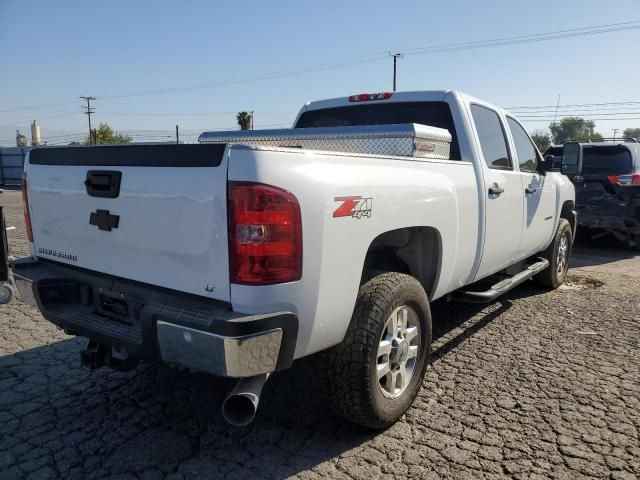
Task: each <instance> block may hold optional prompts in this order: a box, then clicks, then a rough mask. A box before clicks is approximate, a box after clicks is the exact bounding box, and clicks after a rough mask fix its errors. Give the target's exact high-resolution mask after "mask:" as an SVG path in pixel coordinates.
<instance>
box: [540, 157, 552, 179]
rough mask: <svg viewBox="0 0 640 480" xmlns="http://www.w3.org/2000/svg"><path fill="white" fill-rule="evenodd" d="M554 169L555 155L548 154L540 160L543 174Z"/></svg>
mask: <svg viewBox="0 0 640 480" xmlns="http://www.w3.org/2000/svg"><path fill="white" fill-rule="evenodd" d="M551 170H553V155H547V156H546V157H544V159H542V160H541V161H540V168H539V171H540V173H541V174H542V175H545V174H546V173H547V172H550V171H551Z"/></svg>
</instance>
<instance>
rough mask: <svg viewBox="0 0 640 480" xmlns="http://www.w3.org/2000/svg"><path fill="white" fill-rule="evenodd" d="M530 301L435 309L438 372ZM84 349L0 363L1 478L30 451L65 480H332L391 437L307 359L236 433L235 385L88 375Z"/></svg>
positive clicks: (141, 371)
mask: <svg viewBox="0 0 640 480" xmlns="http://www.w3.org/2000/svg"><path fill="white" fill-rule="evenodd" d="M532 293H533V294H539V293H541V291H540V290H539V289H536V288H535V287H526V286H525V287H521V288H520V289H517V290H516V292H514V293H512V294H510V295H507V296H505V297H503V298H502V299H500V300H499V301H498V302H495V303H493V304H491V306H490V308H488V307H487V306H486V305H471V304H448V303H445V302H435V303H434V305H433V316H434V352H433V361H434V363H435V362H438V361H439V360H441V359H443V358H444V357H446V355H447V354H448V353H449V352H451V351H452V350H455V349H456V348H457V347H458V346H459V345H460V344H462V343H463V342H464V341H465V340H466V339H468V338H470V337H471V336H473V335H474V334H476V333H477V332H478V331H479V330H481V329H482V328H484V327H485V326H487V325H488V324H490V323H491V322H492V321H493V320H495V319H496V318H498V317H499V316H500V315H502V314H503V313H504V312H505V311H507V310H508V309H509V308H510V306H511V301H512V300H513V299H515V298H517V297H518V296H524V295H530V294H532ZM83 346H84V341H83V340H82V339H66V340H61V341H59V342H55V343H52V344H49V345H45V346H41V347H36V348H32V349H28V350H23V351H20V352H17V353H15V354H11V355H6V356H3V357H0V472H2V471H11V469H12V468H13V469H15V468H18V467H20V468H21V469H22V470H21V471H22V472H24V471H26V470H24V469H25V468H26V467H25V465H28V464H29V463H30V462H33V461H34V459H33V451H34V449H37V450H41V453H42V455H41V456H42V457H43V458H44V457H46V458H47V459H49V460H48V461H50V462H51V463H52V464H51V468H53V471H55V472H58V473H57V475H58V476H62V477H65V478H75V477H78V478H102V477H106V476H110V475H115V474H121V473H122V474H126V473H129V474H134V475H138V476H140V477H145V478H146V476H147V475H148V476H149V478H153V477H154V475H155V476H158V477H164V476H166V475H167V474H169V473H176V472H177V473H180V474H182V475H183V476H184V478H193V477H200V478H226V477H229V476H234V477H236V478H285V477H288V476H291V475H295V474H296V473H299V472H302V471H305V470H309V469H314V468H317V469H320V470H322V471H323V472H324V473H329V474H330V476H334V475H332V474H331V472H334V473H335V474H336V475H338V473H339V472H338V471H336V470H335V469H336V468H337V463H338V462H336V461H335V459H336V458H338V457H341V456H342V455H343V454H345V453H347V452H349V451H351V450H353V449H356V448H358V447H359V446H361V445H362V444H364V443H366V442H367V441H369V440H371V439H373V438H374V437H376V436H378V435H389V434H391V433H392V432H391V431H389V432H384V433H380V432H374V431H371V430H367V429H364V428H361V427H358V426H355V425H353V424H350V423H349V422H346V421H344V420H342V419H339V418H337V417H335V416H333V415H332V414H331V413H330V411H329V410H328V407H327V405H326V402H325V400H324V399H323V396H322V392H321V391H320V388H321V387H320V386H319V384H318V382H317V368H319V367H318V363H317V361H316V360H317V359H316V358H313V357H311V358H309V359H304V360H302V361H299V362H296V364H295V365H294V367H293V368H292V369H290V370H288V371H286V372H282V373H278V374H275V375H273V377H272V379H271V380H270V381H269V382H268V383H267V385H266V386H265V389H264V394H263V397H262V401H261V405H260V409H259V414H258V417H257V419H256V421H255V422H254V423H253V424H252V425H250V426H248V427H245V428H234V427H231V426H228V425H227V424H225V422H224V421H223V418H222V415H221V413H220V407H221V404H222V401H223V399H224V396H225V394H226V392H227V391H229V389H230V388H231V387H232V385H233V382H231V381H229V380H226V379H216V378H212V377H209V376H207V375H203V374H198V373H191V372H186V371H181V370H178V369H173V368H169V367H165V366H161V365H155V364H151V363H145V364H141V365H140V366H138V367H137V368H136V369H135V370H133V371H131V372H126V373H125V372H115V371H110V370H104V369H101V370H98V371H95V372H93V373H89V372H86V371H84V370H82V369H81V368H80V367H79V355H80V354H79V352H80V350H81V349H82V347H83ZM425 388H428V386H427V387H425ZM402 423H403V422H402V421H401V422H400V423H399V425H398V426H397V428H402V425H401V424H402ZM394 428H396V427H392V429H394ZM332 460H334V461H332ZM338 470H339V469H338ZM16 472H17V471H16ZM17 473H20V472H17ZM19 476H20V474H18V475H17V477H19Z"/></svg>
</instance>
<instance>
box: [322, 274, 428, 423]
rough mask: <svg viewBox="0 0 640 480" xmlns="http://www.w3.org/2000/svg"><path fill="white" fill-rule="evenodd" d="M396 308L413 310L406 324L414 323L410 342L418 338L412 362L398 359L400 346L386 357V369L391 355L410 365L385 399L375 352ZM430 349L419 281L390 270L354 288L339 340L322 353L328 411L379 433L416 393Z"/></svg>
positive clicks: (425, 308) (408, 343)
mask: <svg viewBox="0 0 640 480" xmlns="http://www.w3.org/2000/svg"><path fill="white" fill-rule="evenodd" d="M406 307H410V308H409V309H406ZM399 309H400V310H404V311H406V312H413V313H411V314H410V315H411V318H412V321H413V322H416V323H419V325H418V328H417V331H416V333H414V334H413V335H415V336H414V337H413V338H414V339H416V340H417V339H418V338H419V342H420V343H419V347H418V349H417V354H416V355H415V357H413V358H415V360H407V356H406V355H405V356H402V354H400V353H399V351H400V350H402V348H397V349H396V351H395V352H394V353H393V354H390V355H389V356H387V362H386V363H388V365H390V366H391V365H392V362H391V360H390V357H391V356H392V355H393V357H394V358H396V359H398V361H399V362H402V360H400V358H404V360H403V362H404V363H403V365H405V366H406V365H408V363H407V362H410V363H412V366H413V369H412V372H413V373H412V375H407V376H406V377H407V383H406V386H405V387H404V389H399V390H401V392H399V393H398V396H397V397H396V398H387V397H386V396H385V394H384V393H383V387H381V386H380V384H381V383H386V378H385V380H379V379H378V375H377V369H378V368H379V367H378V362H379V358H382V357H379V356H378V353H379V352H378V348H379V345H380V343H381V340H382V335H383V331H384V332H385V336H386V335H387V331H388V330H387V321H388V320H389V318H390V316H391V314H392V313H394V312H396V311H397V310H399ZM414 313H415V315H414ZM405 318H407V317H405ZM407 332H408V330H407ZM407 338H409V336H408V335H407ZM416 340H413V339H410V340H409V341H408V342H406V343H407V345H404V346H403V347H407V348H411V347H410V345H411V344H412V343H414V342H416ZM401 343H402V342H401ZM405 350H406V349H405ZM430 351H431V311H430V309H429V299H428V297H427V294H426V293H425V291H424V289H423V288H422V285H420V282H418V281H417V280H416V279H415V278H413V277H412V276H410V275H405V274H402V273H396V272H388V273H381V274H378V275H376V276H374V277H372V278H370V279H369V280H367V281H366V282H365V283H364V284H363V285H362V286H361V287H360V290H359V292H358V297H357V302H356V306H355V309H354V312H353V316H352V318H351V323H350V325H349V328H348V330H347V333H346V336H345V338H344V340H343V342H342V343H340V344H339V345H337V346H335V347H333V348H332V349H330V350H327V351H326V352H324V354H323V355H322V367H323V368H322V371H323V372H324V374H325V375H326V379H325V381H324V386H325V389H326V393H327V397H328V400H329V402H330V403H331V404H332V406H333V409H334V411H335V412H336V413H337V414H338V415H340V416H342V417H344V418H345V419H347V420H350V421H352V422H355V423H358V424H360V425H364V426H366V427H370V428H374V429H383V428H387V427H389V426H391V425H392V424H393V423H395V422H396V421H397V420H398V419H399V418H400V417H402V415H403V414H404V413H405V412H406V410H407V409H408V408H409V407H410V406H411V404H412V403H413V401H414V399H415V397H416V395H417V394H418V391H419V389H420V387H421V385H422V379H423V378H424V374H425V372H426V368H427V365H428V364H429V357H430ZM396 368H398V369H399V368H400V364H396ZM389 375H391V373H389ZM393 378H394V379H395V378H396V377H395V376H394V377H393ZM401 383H402V382H401ZM393 389H395V386H394V387H393Z"/></svg>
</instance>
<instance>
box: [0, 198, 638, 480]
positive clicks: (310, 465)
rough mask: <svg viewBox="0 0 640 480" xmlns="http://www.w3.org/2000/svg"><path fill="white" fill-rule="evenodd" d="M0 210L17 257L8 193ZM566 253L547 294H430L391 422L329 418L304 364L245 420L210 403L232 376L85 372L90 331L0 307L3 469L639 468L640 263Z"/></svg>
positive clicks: (145, 473)
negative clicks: (425, 349) (379, 426)
mask: <svg viewBox="0 0 640 480" xmlns="http://www.w3.org/2000/svg"><path fill="white" fill-rule="evenodd" d="M0 204H2V205H4V206H6V207H7V208H8V211H7V212H6V213H7V217H8V218H7V225H8V226H15V227H16V229H15V230H11V231H9V232H8V236H9V242H10V244H11V246H12V250H13V251H12V253H13V254H14V255H16V256H24V255H26V254H27V253H28V244H27V242H26V239H25V236H24V228H23V220H22V212H21V209H22V206H21V199H20V194H19V192H15V191H8V192H5V193H3V194H0ZM596 248H601V247H599V246H597V247H596ZM574 263H575V264H577V265H580V268H578V269H574V270H572V271H571V276H570V278H569V283H568V284H567V285H566V286H565V287H564V288H561V289H559V290H556V291H554V292H547V291H544V290H542V289H540V288H538V287H536V286H535V285H533V284H532V283H527V284H525V285H523V286H521V287H520V288H517V289H515V290H514V291H512V292H510V293H509V294H507V295H506V296H504V297H502V298H500V299H499V300H498V301H496V302H493V303H491V304H488V305H481V306H477V305H467V304H449V303H445V302H440V301H438V302H435V303H434V304H433V306H432V309H433V319H434V339H435V342H434V352H433V365H432V367H431V368H430V369H429V370H428V373H427V377H426V380H425V382H424V385H423V388H422V390H421V391H420V394H419V396H418V398H417V400H416V402H415V404H414V406H413V407H412V408H411V409H410V410H409V411H408V413H407V414H406V416H405V417H404V418H403V419H402V420H401V421H400V422H398V423H397V424H396V425H395V426H393V427H392V428H390V429H388V430H387V431H385V432H371V431H368V430H366V429H363V428H360V427H357V426H354V425H351V424H349V423H348V422H346V421H343V420H341V419H339V418H337V417H334V416H333V415H332V414H331V413H330V412H328V411H327V409H326V407H325V405H324V402H323V401H322V396H321V395H319V394H318V393H319V392H318V391H317V386H316V384H315V383H314V368H315V363H314V362H313V359H310V360H304V361H301V362H298V363H296V364H295V365H294V368H292V369H291V370H289V371H286V372H282V373H279V374H276V375H274V376H273V379H272V380H270V381H269V382H268V383H267V385H266V387H265V390H264V394H263V397H262V403H261V405H260V409H259V413H258V417H257V420H256V422H255V423H254V424H252V425H250V426H248V427H245V428H240V429H239V428H234V427H230V426H228V425H226V424H225V423H224V422H223V420H222V416H221V413H220V406H221V403H222V400H223V398H224V395H225V393H226V392H227V391H228V390H229V389H230V388H231V386H232V382H231V381H228V380H224V379H216V378H212V377H209V376H207V375H203V374H198V373H189V372H186V371H181V370H177V369H172V368H169V367H164V366H162V365H155V364H150V363H144V364H141V365H140V366H139V367H138V368H136V369H135V370H133V371H131V372H127V373H122V372H114V371H109V370H105V369H100V370H97V371H95V372H93V373H90V372H87V371H85V370H82V369H81V368H80V362H79V355H80V354H79V352H80V350H81V349H82V348H83V347H84V345H85V340H84V339H80V338H72V337H69V336H67V335H65V334H64V333H63V332H61V331H60V330H57V329H56V328H55V327H54V326H53V325H51V324H49V323H48V322H46V321H45V320H44V319H43V318H42V317H41V316H40V314H39V313H38V312H37V310H35V309H33V308H31V307H29V306H26V305H24V304H22V303H21V302H19V301H14V302H13V303H12V304H9V305H2V306H0V479H2V480H4V479H17V478H34V479H38V478H42V479H47V478H65V479H75V478H78V479H80V478H82V479H85V478H87V479H97V478H106V477H110V478H119V479H133V478H139V479H160V478H171V479H183V478H185V479H186V478H189V479H191V478H203V479H204V478H229V479H234V478H236V479H251V478H270V479H278V478H287V477H293V478H301V479H316V478H332V479H363V480H369V479H372V478H388V479H391V478H421V479H436V478H455V479H465V478H469V479H479V478H523V479H524V478H530V479H535V478H557V479H562V478H566V479H580V478H602V479H634V478H638V477H640V439H639V433H638V432H639V429H640V350H639V348H638V347H639V339H640V300H639V299H640V297H639V295H638V292H639V288H638V287H639V286H640V280H639V279H638V275H637V272H639V271H640V257H639V256H634V255H633V253H631V252H629V251H625V250H615V249H614V250H606V251H605V250H602V251H601V252H600V254H599V255H596V256H593V255H591V254H590V252H589V251H587V250H586V248H585V247H584V246H582V247H580V248H579V249H578V256H577V258H576V259H575V262H574ZM608 265H614V267H608Z"/></svg>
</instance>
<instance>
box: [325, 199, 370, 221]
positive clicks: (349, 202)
mask: <svg viewBox="0 0 640 480" xmlns="http://www.w3.org/2000/svg"><path fill="white" fill-rule="evenodd" d="M334 200H335V201H336V202H342V204H341V205H340V206H339V207H338V208H336V209H335V211H334V212H333V218H336V217H352V218H362V217H368V218H370V217H371V203H372V202H373V198H363V197H361V196H353V197H335V198H334Z"/></svg>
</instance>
